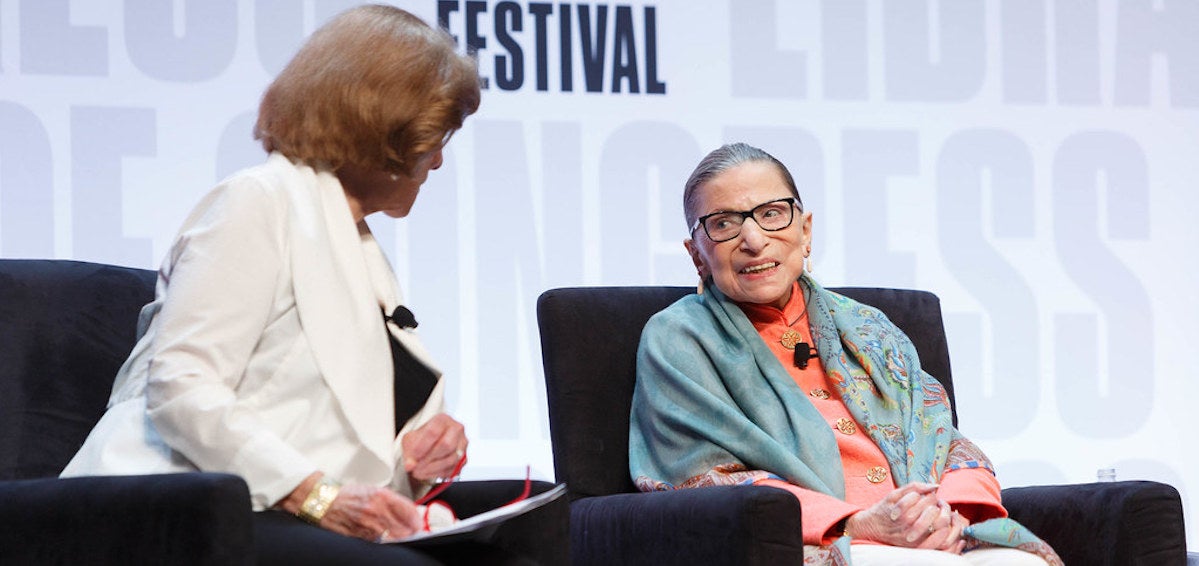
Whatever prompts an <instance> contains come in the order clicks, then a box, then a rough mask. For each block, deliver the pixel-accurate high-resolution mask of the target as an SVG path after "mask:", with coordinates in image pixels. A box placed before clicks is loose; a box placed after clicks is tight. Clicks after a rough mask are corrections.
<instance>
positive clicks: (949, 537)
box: [919, 502, 970, 554]
mask: <svg viewBox="0 0 1199 566" xmlns="http://www.w3.org/2000/svg"><path fill="white" fill-rule="evenodd" d="M941 505H942V506H943V507H944V508H945V509H949V505H948V504H947V503H945V502H941ZM942 517H944V515H942ZM948 519H949V520H948V522H942V521H941V519H938V520H937V521H935V522H934V523H933V532H932V533H929V535H928V537H927V538H925V539H924V542H922V543H920V546H919V548H932V549H936V550H944V551H945V552H952V553H954V554H961V553H962V551H963V550H965V549H966V540H965V539H963V538H962V530H963V529H965V528H966V527H968V526H970V521H969V520H968V519H966V518H965V517H963V516H962V515H961V514H959V513H958V512H957V511H952V510H951V511H949V513H948Z"/></svg>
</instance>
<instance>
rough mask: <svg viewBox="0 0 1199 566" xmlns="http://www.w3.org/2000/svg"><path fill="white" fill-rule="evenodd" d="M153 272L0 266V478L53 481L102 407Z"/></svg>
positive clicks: (45, 264)
mask: <svg viewBox="0 0 1199 566" xmlns="http://www.w3.org/2000/svg"><path fill="white" fill-rule="evenodd" d="M154 280H155V274H154V272H153V271H147V270H144V269H133V268H127V267H117V266H112V265H103V264H96V263H85V262H77V261H65V260H12V259H6V260H0V454H3V455H4V457H3V458H0V480H14V479H28V478H37V477H49V476H57V475H58V473H59V472H60V471H62V469H63V467H65V466H66V464H67V462H68V461H70V459H71V457H73V456H74V455H75V452H76V451H78V450H79V447H80V446H81V445H82V444H83V440H84V439H85V438H87V435H88V433H89V432H91V429H92V427H93V426H95V424H96V422H97V421H99V420H100V416H101V415H102V414H103V413H104V409H105V406H106V405H107V404H108V397H109V395H110V394H111V392H112V382H113V378H114V377H115V376H116V374H117V370H118V369H120V366H121V364H122V363H123V362H124V361H125V358H126V357H127V356H128V355H129V352H130V350H132V349H133V343H134V335H135V333H136V327H137V316H138V312H139V311H140V310H141V307H142V306H143V305H145V304H146V303H148V302H150V301H151V300H153V298H154Z"/></svg>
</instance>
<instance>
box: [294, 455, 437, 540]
mask: <svg viewBox="0 0 1199 566" xmlns="http://www.w3.org/2000/svg"><path fill="white" fill-rule="evenodd" d="M321 475H322V474H321V473H320V472H314V473H313V474H311V475H309V476H308V477H307V478H304V481H303V482H301V483H300V485H298V486H296V488H295V489H294V490H292V492H291V493H290V494H288V495H287V496H286V497H284V498H283V499H282V500H280V501H279V502H278V503H276V504H275V507H277V508H282V509H283V510H284V511H287V512H288V513H292V514H296V513H299V511H300V506H301V505H303V503H304V499H305V498H306V497H308V493H309V492H311V491H312V486H314V485H316V482H317V480H319V479H320V478H321ZM320 526H321V527H322V528H325V529H329V530H330V531H333V532H335V533H340V534H343V535H347V536H352V537H357V538H361V539H366V540H370V541H375V540H380V539H395V538H403V537H406V536H408V535H411V534H413V533H415V532H416V531H418V530H420V529H421V528H422V527H423V526H424V525H423V521H422V518H421V515H420V513H418V512H417V508H416V504H414V503H413V502H412V500H411V499H408V498H407V497H404V496H402V495H400V494H398V493H396V492H394V491H392V490H390V489H388V488H385V487H375V486H371V485H359V484H348V485H343V486H341V490H340V491H339V492H338V493H337V497H336V498H334V499H333V503H331V504H330V505H329V510H328V511H326V512H325V516H324V517H322V518H321V522H320Z"/></svg>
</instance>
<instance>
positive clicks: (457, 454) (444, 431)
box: [400, 413, 467, 481]
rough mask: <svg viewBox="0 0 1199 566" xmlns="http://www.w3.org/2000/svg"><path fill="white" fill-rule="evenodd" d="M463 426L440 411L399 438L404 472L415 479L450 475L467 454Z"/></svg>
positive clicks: (424, 479)
mask: <svg viewBox="0 0 1199 566" xmlns="http://www.w3.org/2000/svg"><path fill="white" fill-rule="evenodd" d="M466 445H467V440H466V429H465V428H464V427H463V426H462V423H460V422H458V421H456V420H454V419H453V418H452V417H450V416H449V415H447V414H445V413H441V414H439V415H437V416H435V417H433V418H432V419H430V420H429V422H427V423H425V424H423V425H421V426H420V427H419V428H417V429H416V430H413V431H412V432H409V433H408V434H405V435H404V437H403V438H401V439H400V447H401V448H402V449H403V451H404V471H406V472H408V477H409V478H411V479H413V480H418V481H429V480H432V479H435V478H449V477H450V476H451V475H453V472H454V468H455V467H457V465H458V461H459V460H462V459H463V458H464V457H465V456H466Z"/></svg>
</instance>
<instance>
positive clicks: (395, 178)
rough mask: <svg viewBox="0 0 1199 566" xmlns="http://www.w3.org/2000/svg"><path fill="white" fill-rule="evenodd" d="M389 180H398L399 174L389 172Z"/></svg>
mask: <svg viewBox="0 0 1199 566" xmlns="http://www.w3.org/2000/svg"><path fill="white" fill-rule="evenodd" d="M391 180H392V181H399V180H400V174H399V173H392V174H391Z"/></svg>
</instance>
